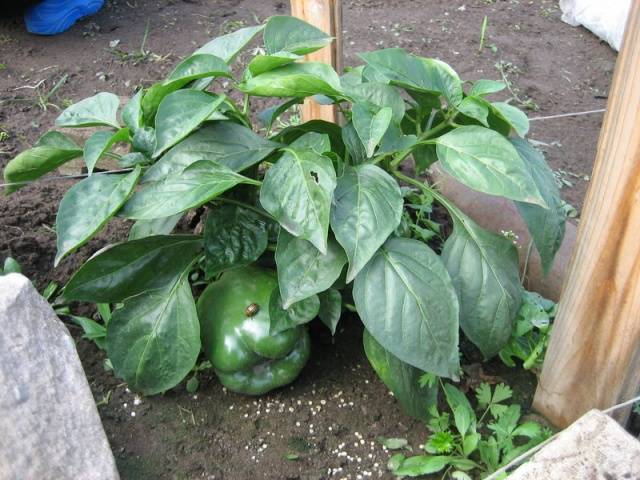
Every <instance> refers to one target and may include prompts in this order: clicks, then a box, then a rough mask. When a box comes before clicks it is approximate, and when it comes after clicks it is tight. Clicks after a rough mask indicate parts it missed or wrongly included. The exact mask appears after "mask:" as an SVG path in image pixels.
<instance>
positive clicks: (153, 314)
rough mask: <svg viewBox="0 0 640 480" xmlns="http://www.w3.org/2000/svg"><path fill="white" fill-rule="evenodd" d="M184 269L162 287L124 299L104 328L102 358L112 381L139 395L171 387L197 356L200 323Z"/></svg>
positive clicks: (182, 375) (188, 369)
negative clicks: (119, 381) (123, 383)
mask: <svg viewBox="0 0 640 480" xmlns="http://www.w3.org/2000/svg"><path fill="white" fill-rule="evenodd" d="M187 274H188V270H185V272H184V273H181V274H180V275H178V277H177V278H176V279H175V280H174V281H173V282H172V283H171V284H170V285H169V286H167V287H165V288H164V289H160V290H151V291H147V292H144V293H142V294H141V295H138V296H136V297H132V298H129V299H127V300H126V301H125V302H124V306H123V307H122V308H119V309H117V310H115V311H114V312H113V315H112V317H111V320H110V321H109V325H108V326H107V354H108V355H109V360H111V364H112V365H113V369H114V371H115V373H116V375H117V376H119V377H121V378H122V379H123V380H125V381H126V382H127V383H128V385H129V387H130V388H131V389H132V390H135V391H138V392H141V393H143V394H145V395H153V394H155V393H160V392H164V391H166V390H168V389H170V388H172V387H174V386H176V385H177V384H178V383H179V382H180V381H181V380H182V379H183V378H184V377H185V376H186V375H187V373H189V371H190V370H191V369H192V368H193V366H194V365H195V363H196V360H197V358H198V355H199V353H200V323H199V321H198V315H197V313H196V305H195V302H194V301H193V296H192V295H191V287H190V286H189V281H188V275H187Z"/></svg>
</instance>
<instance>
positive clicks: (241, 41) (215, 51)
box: [194, 25, 264, 63]
mask: <svg viewBox="0 0 640 480" xmlns="http://www.w3.org/2000/svg"><path fill="white" fill-rule="evenodd" d="M263 28H264V25H256V26H253V27H245V28H240V29H238V30H236V31H235V32H231V33H228V34H226V35H223V36H221V37H217V38H214V39H213V40H211V41H210V42H208V43H206V44H205V45H203V46H202V47H200V48H199V49H198V50H196V51H195V53H194V54H198V53H209V54H211V55H215V56H216V57H220V58H221V59H223V60H224V61H225V62H227V63H231V62H232V61H233V60H234V59H235V58H236V56H237V55H238V54H239V53H240V51H241V50H242V49H243V48H244V47H246V46H247V44H248V43H249V42H250V41H251V40H252V39H253V37H255V36H256V35H257V34H258V33H259V32H260V31H262V29H263Z"/></svg>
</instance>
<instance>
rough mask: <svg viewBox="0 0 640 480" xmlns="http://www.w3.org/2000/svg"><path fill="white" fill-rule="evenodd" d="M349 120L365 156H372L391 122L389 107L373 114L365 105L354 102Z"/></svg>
mask: <svg viewBox="0 0 640 480" xmlns="http://www.w3.org/2000/svg"><path fill="white" fill-rule="evenodd" d="M351 111H352V113H353V115H352V117H351V121H352V122H353V127H354V128H355V129H356V133H357V134H358V137H359V138H360V141H361V142H362V144H363V145H364V149H365V153H366V154H367V157H369V158H370V157H373V153H374V152H375V150H376V147H377V146H378V144H379V143H380V141H381V140H382V137H383V136H384V134H385V132H386V131H387V129H388V128H389V124H390V123H391V116H392V115H393V111H392V110H391V107H383V108H381V109H380V110H379V111H378V112H377V113H375V114H373V113H372V112H371V111H370V110H369V109H368V108H367V107H365V106H363V105H360V104H359V103H356V104H355V105H353V108H352V110H351Z"/></svg>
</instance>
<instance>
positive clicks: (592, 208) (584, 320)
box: [533, 2, 640, 427]
mask: <svg viewBox="0 0 640 480" xmlns="http://www.w3.org/2000/svg"><path fill="white" fill-rule="evenodd" d="M632 3H633V6H632V8H631V11H630V13H629V19H628V21H627V30H626V34H625V38H624V43H623V47H622V50H621V52H620V55H619V57H618V62H617V65H616V70H615V74H614V77H613V84H612V87H611V90H610V93H609V102H608V106H607V114H606V116H605V119H604V124H603V127H602V131H601V133H600V139H599V142H598V151H597V155H596V162H595V167H594V172H593V176H592V181H591V186H590V187H589V191H588V193H587V198H586V201H585V207H584V211H583V215H582V219H581V221H580V228H579V231H578V238H577V242H576V248H575V251H574V255H573V259H572V262H571V266H570V268H569V273H568V275H567V278H566V280H565V284H564V289H563V293H562V296H561V300H560V307H559V312H558V316H557V318H556V321H555V324H554V327H553V333H552V335H551V342H550V345H549V350H548V352H547V356H546V359H545V362H544V366H543V369H542V375H541V377H540V383H539V385H538V390H537V391H536V395H535V398H534V404H533V405H534V407H535V408H536V409H537V410H539V411H540V412H541V413H542V414H544V415H545V416H546V417H547V418H549V420H551V422H553V423H554V424H555V425H557V426H561V427H564V426H566V425H568V424H569V423H571V422H572V421H573V420H575V419H577V418H578V417H580V416H581V415H582V414H583V413H585V412H587V411H588V410H590V409H592V408H599V409H604V408H607V407H610V406H612V405H614V404H616V403H619V402H623V401H625V400H629V399H630V398H632V397H634V396H635V395H637V393H638V390H639V388H640V2H632ZM628 415H629V409H627V410H626V411H622V412H621V413H620V414H619V415H618V416H617V419H618V420H619V421H621V422H625V421H626V419H627V418H628Z"/></svg>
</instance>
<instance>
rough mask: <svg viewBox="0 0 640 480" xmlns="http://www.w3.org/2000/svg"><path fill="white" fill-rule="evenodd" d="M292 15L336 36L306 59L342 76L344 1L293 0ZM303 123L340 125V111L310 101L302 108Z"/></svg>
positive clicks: (330, 106)
mask: <svg viewBox="0 0 640 480" xmlns="http://www.w3.org/2000/svg"><path fill="white" fill-rule="evenodd" d="M291 14H292V15H293V16H294V17H298V18H300V19H302V20H304V21H305V22H307V23H310V24H311V25H313V26H315V27H318V28H319V29H320V30H322V31H324V32H326V33H327V34H329V35H331V36H332V37H334V40H333V42H331V44H330V45H328V46H326V47H325V48H323V49H322V50H318V51H317V52H313V53H310V54H309V55H307V56H306V57H305V59H306V60H309V61H313V62H324V63H327V64H329V65H331V66H333V68H334V69H335V70H336V71H337V72H338V73H339V74H341V73H342V1H341V0H291ZM301 117H302V118H301V119H302V121H303V122H307V121H309V120H315V119H320V120H326V121H327V122H332V123H338V119H339V117H338V109H337V108H336V107H335V106H334V105H320V104H319V103H318V102H316V101H315V100H313V99H312V98H307V99H306V100H305V102H304V104H303V105H302V108H301Z"/></svg>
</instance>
